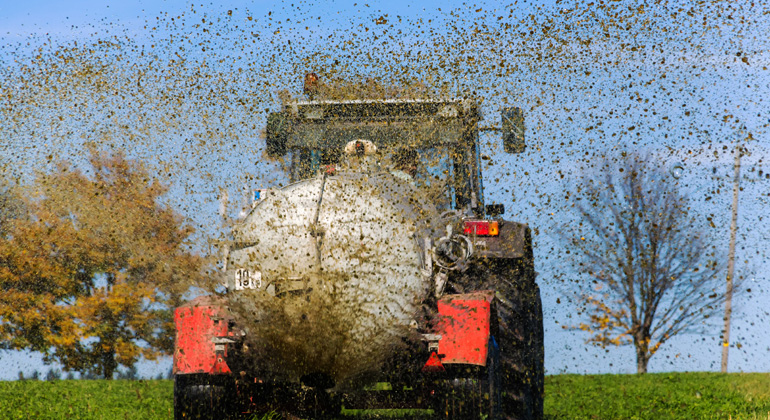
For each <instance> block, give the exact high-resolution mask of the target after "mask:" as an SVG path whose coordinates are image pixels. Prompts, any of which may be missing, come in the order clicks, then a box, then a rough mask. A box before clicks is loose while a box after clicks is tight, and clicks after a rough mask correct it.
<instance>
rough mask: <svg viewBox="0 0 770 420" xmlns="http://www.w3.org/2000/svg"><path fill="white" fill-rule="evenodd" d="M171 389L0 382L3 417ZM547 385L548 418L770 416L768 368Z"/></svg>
mask: <svg viewBox="0 0 770 420" xmlns="http://www.w3.org/2000/svg"><path fill="white" fill-rule="evenodd" d="M172 388H173V384H172V382H171V381H166V380H164V381H156V380H152V381H55V382H45V381H24V382H0V413H2V418H3V419H64V418H71V419H109V420H111V419H170V418H172V396H171V395H172ZM545 391H546V400H545V412H546V419H548V420H556V419H559V420H561V419H752V420H758V419H763V420H765V419H770V374H766V373H749V374H728V375H722V374H717V373H656V374H649V375H643V376H636V375H588V376H583V375H557V376H549V377H547V378H546V388H545ZM388 417H389V418H394V417H392V416H388ZM346 418H350V417H346Z"/></svg>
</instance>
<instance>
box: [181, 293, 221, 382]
mask: <svg viewBox="0 0 770 420" xmlns="http://www.w3.org/2000/svg"><path fill="white" fill-rule="evenodd" d="M226 313H227V311H226V309H225V307H224V305H222V304H221V303H219V302H217V301H216V300H215V299H212V298H210V297H208V296H201V297H198V298H196V299H193V300H192V301H190V302H188V303H186V304H185V305H183V306H180V307H178V308H176V310H175V311H174V324H175V326H176V336H175V339H174V366H173V373H174V374H193V373H205V374H229V373H231V371H230V368H229V367H228V366H227V362H226V361H225V359H226V357H227V346H226V345H225V344H223V341H225V340H222V338H224V337H227V335H228V326H227V324H228V317H226V316H225V315H226Z"/></svg>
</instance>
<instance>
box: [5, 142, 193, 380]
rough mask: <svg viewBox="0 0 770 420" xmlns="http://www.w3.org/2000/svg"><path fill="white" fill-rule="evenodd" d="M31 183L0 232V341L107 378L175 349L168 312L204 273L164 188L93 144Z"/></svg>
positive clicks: (139, 167) (138, 168) (138, 166)
mask: <svg viewBox="0 0 770 420" xmlns="http://www.w3.org/2000/svg"><path fill="white" fill-rule="evenodd" d="M88 162H89V164H90V165H89V166H90V167H89V168H88V169H87V170H86V171H81V170H79V169H77V168H76V167H74V166H73V165H72V164H70V163H67V162H58V163H57V165H56V168H55V169H54V170H53V171H52V172H50V173H45V174H40V175H39V176H38V178H37V179H36V182H35V184H34V185H33V186H32V187H30V188H29V189H28V196H27V197H26V199H25V206H26V207H25V208H26V210H27V213H28V217H23V218H16V219H11V220H7V222H6V226H7V234H6V235H5V237H4V238H3V240H0V290H1V291H2V293H0V341H1V342H2V343H3V345H4V347H5V348H10V349H30V350H35V351H40V352H42V353H43V355H44V357H45V360H46V361H48V362H51V361H57V362H59V363H61V364H62V365H63V366H64V368H65V370H68V371H72V370H75V371H80V372H86V373H96V374H98V375H101V376H103V377H104V378H107V379H111V378H112V376H113V373H114V372H115V371H116V369H117V368H118V367H119V366H120V365H122V366H126V367H129V368H130V367H131V366H133V365H134V363H135V362H136V361H137V360H138V359H139V358H140V357H144V358H146V359H150V360H152V359H155V358H156V357H158V356H160V355H164V354H169V353H170V352H171V351H172V349H173V336H174V334H173V331H174V329H173V320H172V310H173V308H174V307H175V306H176V305H177V304H178V303H180V301H181V295H182V294H183V293H184V292H185V291H186V290H187V289H188V287H189V285H190V283H191V281H194V280H195V279H196V278H197V276H199V272H200V268H201V262H202V259H201V257H199V256H197V255H195V254H193V253H192V252H191V251H190V250H189V248H188V244H187V241H188V239H189V237H190V235H191V234H192V232H193V229H192V228H191V227H190V226H189V225H187V224H186V223H185V222H184V220H183V219H182V217H181V216H180V215H179V214H177V213H176V212H175V211H174V210H173V209H171V208H170V207H168V206H167V205H164V204H163V203H162V202H161V200H160V199H161V197H162V196H163V195H164V193H166V191H167V188H166V187H165V186H164V185H162V184H160V183H159V182H158V181H156V180H154V179H153V178H152V177H151V176H150V175H149V173H148V171H147V169H146V168H144V167H143V166H142V165H141V164H139V163H137V162H133V161H130V160H127V159H126V158H125V157H124V156H123V155H122V154H120V153H116V154H106V153H101V152H98V151H95V150H91V152H90V156H89V159H88Z"/></svg>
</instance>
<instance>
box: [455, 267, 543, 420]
mask: <svg viewBox="0 0 770 420" xmlns="http://www.w3.org/2000/svg"><path fill="white" fill-rule="evenodd" d="M450 288H451V289H454V290H453V291H454V292H455V293H468V292H473V291H480V290H494V291H495V307H496V313H497V320H496V321H497V325H496V329H497V333H496V335H497V340H498V344H499V346H500V369H499V371H500V389H501V394H502V407H503V412H504V415H503V417H502V418H507V419H518V420H540V419H542V418H543V387H544V380H545V378H544V373H545V370H544V364H543V363H544V360H543V359H544V349H543V309H542V303H541V300H540V288H539V287H538V285H537V284H536V283H535V271H534V267H533V265H532V258H531V254H530V256H529V258H527V257H525V258H520V259H514V260H485V261H479V262H478V263H477V264H474V265H472V266H471V267H470V268H469V269H468V270H467V271H466V272H465V273H463V274H462V275H461V276H459V278H458V279H454V280H453V281H452V282H451V284H450ZM493 324H494V322H493ZM493 327H494V326H493Z"/></svg>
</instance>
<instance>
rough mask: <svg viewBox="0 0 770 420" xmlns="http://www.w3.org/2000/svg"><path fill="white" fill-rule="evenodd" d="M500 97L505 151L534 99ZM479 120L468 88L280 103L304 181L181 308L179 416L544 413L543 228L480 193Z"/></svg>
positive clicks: (279, 125) (280, 127)
mask: <svg viewBox="0 0 770 420" xmlns="http://www.w3.org/2000/svg"><path fill="white" fill-rule="evenodd" d="M501 114H502V115H501V117H502V118H501V119H502V125H501V127H499V128H496V130H498V131H502V143H503V149H504V151H505V152H507V153H516V152H520V151H522V150H523V149H524V147H525V143H524V119H523V115H522V112H521V110H520V109H518V108H505V109H503V111H502V113H501ZM480 120H481V115H480V110H479V104H478V103H476V102H474V101H472V100H455V99H452V100H347V101H322V100H310V101H296V102H291V103H287V104H285V105H284V106H283V109H282V110H280V111H278V112H274V113H271V114H270V115H269V117H268V120H267V136H266V137H267V152H268V153H269V154H270V155H272V156H274V157H280V158H282V159H285V161H286V162H288V167H289V172H290V174H289V177H290V179H291V182H290V183H289V185H286V186H277V187H275V188H269V189H265V190H259V191H256V192H255V196H254V203H253V206H252V208H251V210H250V212H249V213H248V214H247V215H246V216H245V217H243V218H242V219H240V220H239V221H238V222H236V223H235V224H234V226H233V227H232V237H231V239H230V240H229V241H228V242H227V245H226V246H225V247H224V251H225V252H224V258H223V260H224V264H223V265H224V267H223V270H222V273H221V275H222V279H223V280H222V283H223V284H224V286H225V287H226V292H225V293H221V294H218V295H212V296H205V297H199V298H197V299H195V300H193V301H191V302H189V303H187V304H185V305H184V306H182V307H179V308H177V309H176V311H175V322H176V328H177V332H176V348H175V352H174V366H173V369H174V378H175V379H174V413H175V418H176V419H186V418H207V419H208V418H211V419H213V418H224V417H230V416H233V417H237V416H240V415H254V414H256V415H258V416H259V415H263V414H265V413H270V412H276V413H280V414H282V415H283V416H284V418H306V419H323V418H334V417H335V416H336V415H339V413H340V410H341V408H342V407H344V408H345V409H355V408H374V409H387V408H410V409H415V410H425V411H424V413H427V415H430V413H431V411H428V410H432V413H433V415H434V416H435V417H436V418H445V419H481V418H486V419H509V418H510V419H513V418H515V419H540V418H542V415H543V374H544V370H543V325H542V308H541V301H540V292H539V288H538V285H537V284H536V282H535V271H534V266H533V253H532V241H531V233H530V229H529V227H528V226H527V225H526V224H523V223H520V222H515V221H509V220H505V219H504V218H502V217H501V215H502V214H504V208H503V206H502V205H499V204H490V205H485V202H484V199H485V197H484V189H483V186H482V173H481V169H482V165H481V160H482V156H481V155H480V152H479V132H480V131H482V130H485V129H491V128H483V127H480V126H479V122H480Z"/></svg>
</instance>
